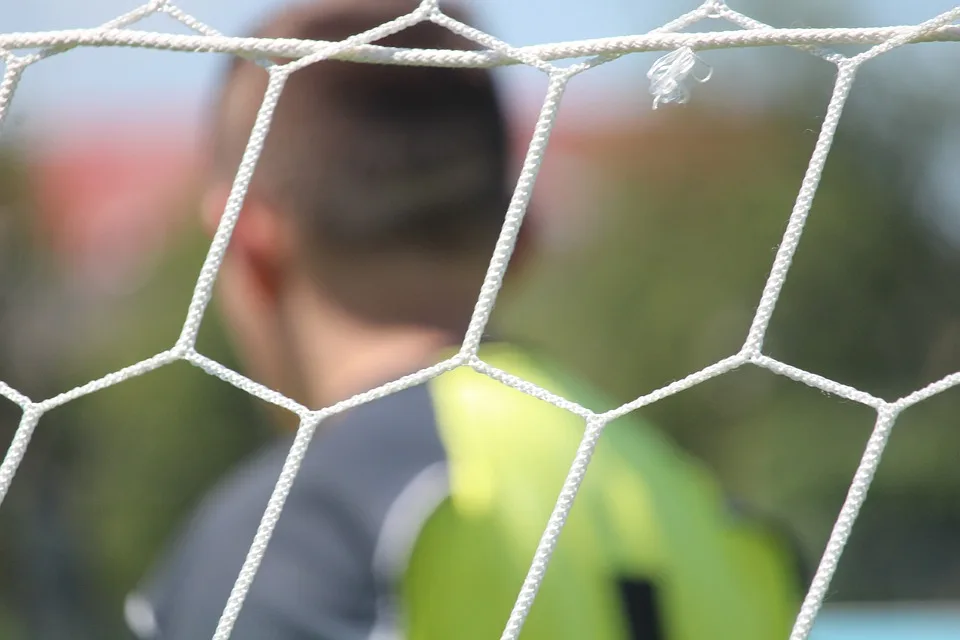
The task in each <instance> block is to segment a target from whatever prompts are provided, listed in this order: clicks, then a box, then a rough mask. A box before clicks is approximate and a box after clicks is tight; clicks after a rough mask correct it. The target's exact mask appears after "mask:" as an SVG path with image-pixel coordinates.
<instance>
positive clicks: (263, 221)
mask: <svg viewBox="0 0 960 640" xmlns="http://www.w3.org/2000/svg"><path fill="white" fill-rule="evenodd" d="M416 6H417V3H416V2H415V1H414V0H326V1H324V0H319V1H317V0H314V1H313V2H309V3H308V4H302V5H299V6H294V7H292V8H289V9H287V10H285V11H283V12H281V13H279V14H277V15H274V16H273V17H272V18H271V19H269V20H268V21H267V22H266V23H265V24H263V25H262V26H261V27H260V28H259V29H257V30H256V32H255V33H254V35H255V36H257V37H268V38H295V39H305V40H323V41H339V40H343V39H344V38H347V37H349V36H351V35H354V34H357V33H360V32H363V31H366V30H368V29H370V28H373V27H376V26H377V25H379V24H382V23H384V22H388V21H389V20H392V19H393V18H396V17H398V16H400V15H403V14H406V13H408V12H410V11H411V10H413V9H415V8H416ZM445 11H447V12H448V13H450V14H451V15H454V16H455V17H462V15H463V14H461V13H459V12H451V11H450V10H449V9H445ZM375 44H379V45H383V46H393V47H404V48H421V49H468V48H477V47H476V46H474V45H472V43H470V42H469V41H467V40H466V39H464V38H462V37H461V36H458V35H456V34H454V33H452V32H450V31H448V30H447V29H445V28H443V27H440V26H438V25H435V24H433V23H420V24H417V25H415V26H413V27H410V28H408V29H406V30H404V31H402V32H400V33H398V34H395V35H392V36H389V37H387V38H384V39H382V40H380V41H377V42H376V43H375ZM266 86H267V72H266V71H265V70H264V69H263V68H261V67H259V66H258V65H256V64H254V63H253V62H251V61H248V60H244V59H242V58H239V57H238V58H235V59H234V60H233V61H232V64H231V65H230V67H229V69H228V70H227V74H226V77H225V79H224V81H223V83H222V85H221V87H220V90H219V92H218V94H217V96H216V100H215V102H214V109H213V116H214V118H213V122H212V123H211V124H210V128H211V129H210V130H211V132H212V139H211V144H210V172H209V177H208V180H207V182H206V185H205V192H206V195H205V199H204V217H205V220H206V222H207V226H208V228H210V229H212V228H214V227H215V225H216V222H217V221H218V220H219V217H220V215H221V213H222V211H223V209H224V206H225V204H226V199H227V194H228V192H229V189H230V185H231V183H232V181H233V179H234V175H235V173H236V171H237V168H238V165H239V164H240V160H241V156H242V154H243V151H244V148H245V146H246V143H247V139H248V137H249V135H250V132H251V128H252V126H253V123H254V120H255V118H256V114H257V111H258V109H259V106H260V102H261V100H262V97H263V94H264V90H265V89H266ZM509 155H510V154H509V149H508V134H507V125H506V122H505V120H504V115H503V112H502V110H501V105H500V103H499V99H498V96H497V92H496V90H495V87H494V83H493V81H492V78H491V75H490V73H489V72H488V71H485V70H480V69H450V68H434V67H409V66H398V65H380V64H368V63H351V62H342V61H321V62H318V63H315V64H312V65H309V66H306V67H304V68H302V69H299V70H297V71H295V72H294V73H293V74H292V75H291V76H290V77H289V79H288V80H287V82H286V85H285V86H284V89H283V92H282V94H281V97H280V100H279V103H278V104H277V107H276V110H275V112H274V115H273V119H272V124H271V128H270V132H269V134H268V136H267V139H266V142H265V146H264V148H263V152H262V154H261V156H260V159H259V162H258V164H257V168H256V171H255V173H254V177H253V180H252V182H251V185H250V189H249V191H248V193H247V196H246V199H245V202H244V208H243V211H242V213H241V215H240V219H239V222H238V224H237V227H236V229H235V231H234V234H233V238H232V240H231V245H230V249H229V250H228V252H227V258H226V260H225V262H224V265H223V268H222V270H221V274H220V286H221V292H220V296H221V303H222V306H223V307H224V311H225V315H226V316H227V318H226V319H227V321H228V323H229V324H230V325H231V328H232V329H233V330H234V335H235V338H237V340H238V341H239V342H240V344H239V345H238V347H239V348H240V351H241V354H242V355H244V356H245V358H246V360H247V364H248V366H251V367H254V368H256V369H258V371H257V372H256V375H258V376H259V377H261V378H262V379H264V378H265V382H267V383H268V384H271V385H275V386H277V387H280V388H281V390H285V391H287V392H290V393H293V394H296V392H297V390H296V389H294V388H293V387H295V386H297V384H300V382H298V381H294V380H291V379H290V378H291V377H293V376H297V375H302V372H298V371H297V370H296V369H297V366H300V367H303V366H304V364H303V363H302V362H301V363H299V365H298V364H297V359H298V357H299V356H298V355H296V354H295V353H291V352H298V351H302V350H304V349H305V348H306V347H305V345H303V344H302V342H303V340H305V339H312V338H310V337H309V336H308V334H310V336H313V337H316V336H318V335H321V334H324V333H326V334H330V333H331V332H332V333H333V334H334V335H333V336H329V335H328V336H327V342H328V344H329V343H330V342H331V341H334V342H336V341H338V340H346V339H347V336H346V335H340V336H337V335H335V334H336V332H338V331H339V332H341V333H343V332H348V333H349V332H357V331H359V332H361V333H362V334H363V336H365V337H364V339H365V340H367V342H370V341H371V340H373V338H371V336H374V335H395V336H402V335H408V334H409V333H410V332H414V333H416V332H420V333H421V334H422V333H424V332H426V333H431V332H432V334H433V335H440V334H446V335H449V336H450V337H451V338H454V339H456V338H458V337H462V335H463V331H464V330H465V328H466V325H467V322H468V320H469V316H470V314H471V311H472V309H473V304H474V302H475V299H476V297H477V294H478V292H479V287H480V284H481V282H482V280H483V275H484V272H485V270H486V267H487V264H488V261H489V259H490V256H491V253H492V250H493V247H494V244H495V241H496V238H497V236H498V234H499V232H500V228H501V225H502V223H503V218H504V214H505V212H506V209H507V206H508V203H509V196H510V191H511V185H510V180H509V175H508V174H509V171H510V169H509ZM354 346H356V345H354ZM387 348H389V347H388V346H387V345H384V346H383V349H387ZM307 351H309V349H307ZM314 355H315V354H307V355H306V356H305V357H314Z"/></svg>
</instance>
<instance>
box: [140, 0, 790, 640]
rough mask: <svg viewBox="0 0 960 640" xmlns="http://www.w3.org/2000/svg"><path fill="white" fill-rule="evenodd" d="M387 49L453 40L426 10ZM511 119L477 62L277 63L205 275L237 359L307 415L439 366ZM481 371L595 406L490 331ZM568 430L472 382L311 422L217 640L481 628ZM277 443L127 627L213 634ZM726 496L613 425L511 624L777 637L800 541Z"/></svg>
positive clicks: (563, 454)
mask: <svg viewBox="0 0 960 640" xmlns="http://www.w3.org/2000/svg"><path fill="white" fill-rule="evenodd" d="M415 6H416V3H415V2H412V1H410V0H338V1H335V0H330V1H328V2H320V3H314V4H306V5H302V6H298V7H293V8H290V9H288V10H286V11H283V12H281V13H279V14H278V15H275V16H273V17H271V18H270V19H269V20H268V21H267V22H266V24H265V25H264V26H263V27H262V28H260V29H259V30H257V31H256V35H257V36H258V37H269V38H299V39H316V40H326V41H336V40H341V39H343V38H346V37H348V36H350V35H353V34H356V33H359V32H362V31H365V30H367V29H370V28H372V27H375V26H377V25H379V24H381V23H384V22H387V21H389V20H391V19H393V18H395V17H397V16H399V15H402V14H404V13H406V12H408V11H410V10H412V9H414V8H415ZM447 10H448V11H451V10H450V9H447ZM453 14H454V15H457V16H463V14H462V13H460V12H459V11H456V12H453ZM378 44H382V45H385V46H395V47H413V48H440V49H464V48H470V47H471V45H470V43H468V42H466V41H465V40H464V39H462V38H461V37H460V36H457V35H455V34H453V33H451V32H449V31H447V30H445V29H444V28H441V27H439V26H437V25H433V24H429V23H425V24H419V25H417V26H414V27H411V28H409V29H406V30H405V31H403V32H401V33H399V34H396V35H392V36H390V37H388V38H385V39H383V40H381V41H379V42H378ZM266 82H267V76H266V73H265V71H264V70H263V69H262V68H260V67H258V66H256V65H255V64H253V63H251V62H249V61H245V60H241V59H239V58H238V59H236V60H235V61H234V62H233V63H232V65H231V66H230V68H229V71H228V72H227V74H226V78H225V80H224V82H223V84H222V87H221V89H220V92H219V94H218V96H217V100H216V102H215V108H214V117H213V122H212V124H211V128H212V131H213V136H212V141H211V149H210V150H211V164H210V173H209V177H208V181H207V183H206V187H205V188H206V195H205V199H204V206H203V210H204V217H205V221H206V225H207V226H208V227H209V228H210V229H211V230H212V229H214V228H215V227H216V223H217V222H218V220H219V216H220V215H221V212H222V211H223V209H224V206H225V203H226V200H227V195H228V193H229V190H230V185H231V182H232V180H233V177H234V173H235V171H236V169H237V167H238V164H239V162H240V158H241V155H242V153H243V149H244V146H245V144H246V140H247V138H248V136H249V133H250V130H251V127H252V126H253V122H254V119H255V116H256V112H257V110H258V107H259V103H260V100H261V98H262V95H263V92H264V89H265V87H266ZM507 130H508V126H507V123H506V122H505V117H504V114H503V112H502V110H501V106H500V103H499V97H498V95H497V92H496V90H495V86H494V83H493V80H492V78H491V75H490V74H489V72H488V71H485V70H476V69H472V70H466V69H436V68H412V67H397V66H378V65H367V64H351V63H347V62H337V61H323V62H320V63H317V64H314V65H311V66H309V67H306V68H304V69H302V70H299V71H297V72H296V73H295V74H293V75H292V76H291V77H290V79H289V81H288V83H287V85H286V87H285V89H284V92H283V94H282V97H281V99H280V101H279V103H278V106H277V109H276V112H275V115H274V119H273V123H272V127H271V130H270V133H269V135H268V137H267V141H266V143H265V147H264V149H263V153H262V156H261V158H260V161H259V164H258V166H257V169H256V174H255V176H254V178H253V181H252V184H251V186H250V190H249V193H248V195H247V197H246V200H245V203H244V206H243V211H242V214H241V216H240V219H239V222H238V224H237V227H236V229H235V232H234V234H233V238H232V241H231V245H230V249H229V250H228V252H227V256H226V259H225V262H224V264H223V268H222V270H221V273H220V275H219V283H218V286H219V287H220V289H219V295H220V300H219V302H220V303H221V305H222V311H223V313H224V314H225V317H226V320H227V322H228V325H229V326H230V329H231V332H232V335H233V337H234V339H235V342H236V345H237V347H238V350H239V352H240V354H241V356H242V358H243V360H244V361H245V366H246V368H247V369H248V370H249V371H250V372H251V373H252V374H254V375H256V377H257V378H258V379H259V380H261V381H262V382H264V383H265V384H267V385H268V386H271V387H273V388H275V389H278V390H280V391H281V392H283V393H284V394H286V395H288V396H291V397H294V398H296V399H298V400H299V401H301V402H303V403H305V404H307V405H309V406H312V407H321V406H329V405H331V404H332V403H335V402H337V401H339V400H343V399H345V398H348V397H350V396H352V395H354V394H356V393H359V392H362V391H365V390H367V389H370V388H373V387H375V386H378V385H379V384H382V383H385V382H387V381H389V380H392V379H394V378H397V377H400V376H401V375H403V374H406V373H411V372H414V371H417V370H419V369H421V368H422V367H424V366H427V365H429V364H431V363H434V362H438V361H440V360H442V359H443V358H445V357H447V356H449V355H452V354H453V353H456V350H457V348H458V346H459V344H460V342H461V341H462V339H463V336H464V333H465V330H466V328H467V325H468V323H469V319H470V316H471V313H472V311H473V308H474V305H475V301H476V297H477V294H478V291H479V287H480V284H481V282H482V280H483V277H484V273H485V271H486V268H487V264H488V261H489V258H490V255H491V252H492V249H493V246H494V244H495V241H496V238H497V237H498V234H499V232H500V227H501V225H502V223H503V219H504V213H505V211H506V208H507V205H508V202H509V198H510V191H511V189H510V180H509V178H510V175H509V174H510V172H511V171H510V168H509V149H508V146H509V145H508V134H507ZM530 233H531V229H530V227H529V225H525V226H524V227H523V232H522V233H521V236H520V238H519V240H518V243H517V249H516V251H515V253H514V256H513V265H512V267H511V276H512V275H513V274H514V273H515V272H516V271H517V270H518V267H522V266H523V263H524V261H525V260H527V259H528V257H529V255H530V252H531V251H532V243H531V237H530ZM480 357H481V358H482V359H483V360H484V361H485V362H488V363H490V364H492V365H493V366H496V367H499V368H502V369H505V370H507V371H509V372H511V373H513V374H515V375H518V376H520V377H522V378H525V379H527V380H530V381H532V382H534V383H536V384H539V385H541V386H544V387H546V388H549V389H551V390H553V391H555V392H557V393H559V394H560V395H562V396H565V397H568V398H571V399H575V400H578V401H579V402H581V403H583V404H586V405H587V406H596V405H597V401H596V400H595V399H593V396H592V394H591V393H590V392H588V391H584V390H583V389H582V386H581V385H580V384H579V383H577V382H576V381H573V380H571V379H570V378H569V377H568V376H566V375H565V374H563V373H562V372H560V371H559V370H557V369H556V368H554V367H551V366H549V365H548V364H547V363H546V362H545V361H544V360H543V359H542V358H540V357H539V356H537V355H535V354H533V353H530V352H528V351H525V350H523V349H520V348H518V347H516V346H514V345H511V344H509V343H507V342H505V341H498V340H493V339H488V340H486V341H485V342H484V344H483V345H482V347H481V351H480ZM591 400H594V401H593V402H591ZM583 429H584V424H583V421H582V420H581V419H580V418H579V417H577V416H575V415H573V414H570V413H567V412H565V411H563V410H561V409H558V408H556V407H553V406H552V405H549V404H547V403H545V402H542V401H540V400H538V399H536V398H533V397H531V396H527V395H525V394H523V393H521V392H519V391H516V390H513V389H510V388H509V387H507V386H504V385H502V384H500V383H499V382H496V381H494V380H492V379H490V378H488V377H486V376H483V375H481V374H478V373H476V372H474V371H473V370H471V369H469V368H465V367H461V368H459V369H457V370H454V371H451V372H448V373H445V374H443V375H442V376H439V377H437V378H435V379H433V380H431V381H429V382H426V383H423V384H420V385H418V386H415V387H412V388H409V389H406V390H404V391H400V392H397V393H394V394H392V395H388V396H386V397H382V398H379V399H377V400H375V401H372V402H369V403H366V404H363V405H361V406H358V407H356V408H354V409H351V410H349V411H346V412H344V413H341V414H339V415H337V416H335V417H332V418H330V419H328V420H327V421H325V422H324V423H323V424H321V425H320V427H319V429H318V431H317V433H316V435H315V437H314V439H313V442H312V443H311V444H310V447H309V449H308V452H307V454H306V458H305V459H304V461H303V465H302V467H301V469H300V472H299V475H298V477H297V479H296V481H295V483H294V484H293V487H292V490H291V491H290V494H289V497H288V499H287V501H286V505H285V509H284V511H283V514H282V516H281V517H280V520H279V522H278V524H277V527H276V529H275V531H274V533H273V537H272V539H271V541H270V544H269V546H268V548H267V551H266V554H265V556H264V558H263V561H262V564H261V565H260V568H259V571H258V573H257V575H256V578H255V579H254V581H253V584H252V587H251V589H250V592H249V594H248V595H247V597H246V600H245V603H244V606H243V609H242V611H241V613H240V615H239V618H238V620H237V623H236V626H235V628H234V632H233V635H232V636H231V637H232V638H234V639H235V640H306V639H308V638H309V639H312V640H354V639H360V638H399V637H405V638H409V639H411V640H420V639H422V640H434V639H435V640H449V639H457V640H473V639H476V640H492V639H493V638H497V637H499V635H500V633H501V632H502V630H503V627H504V625H505V623H506V620H507V618H508V615H509V612H510V609H511V607H512V605H513V603H514V600H515V598H516V596H517V594H518V592H519V589H520V586H521V583H522V581H523V578H524V576H525V574H526V572H527V569H528V567H529V564H530V561H531V559H532V556H533V552H534V549H535V547H536V545H537V542H538V540H539V539H540V536H541V534H542V532H543V529H544V526H545V525H546V522H547V519H548V517H549V514H550V512H551V509H552V508H553V506H554V503H555V501H556V499H557V496H558V493H559V491H560V488H561V485H562V483H563V480H564V477H565V476H566V473H567V471H568V469H569V466H570V463H571V461H572V458H573V455H574V453H575V451H576V448H577V445H578V442H579V439H580V437H581V436H582V434H583ZM290 442H291V437H290V434H289V433H284V434H283V435H281V436H278V438H277V442H276V443H275V444H272V445H271V446H269V447H267V448H266V450H264V451H261V452H258V453H257V454H256V455H255V456H253V457H252V458H251V459H250V460H249V461H247V462H246V463H244V464H242V465H241V466H240V468H239V469H237V470H236V471H235V472H234V473H233V474H232V475H231V476H230V477H228V478H227V479H226V480H224V481H223V482H222V483H221V484H220V486H218V487H217V488H216V489H215V490H214V491H213V492H212V493H211V494H210V495H209V496H208V497H207V498H206V500H205V501H204V502H203V503H202V504H201V506H200V507H199V509H198V511H197V513H196V514H195V516H194V517H193V519H192V520H191V521H190V523H189V524H188V526H187V527H186V528H185V530H184V531H183V532H182V534H181V535H180V536H179V538H178V539H177V540H176V542H175V544H174V545H173V546H172V547H171V550H170V551H169V554H168V555H167V556H166V557H165V558H164V559H163V561H162V562H161V563H160V564H159V565H158V568H157V570H156V571H155V572H154V573H153V575H151V576H150V577H149V578H148V579H147V580H146V581H145V582H144V583H143V585H142V586H141V588H140V589H138V590H137V591H136V592H135V593H134V594H132V595H131V597H130V599H129V600H128V603H127V604H128V606H127V618H128V622H129V624H130V626H131V628H132V629H133V630H134V631H135V632H136V633H137V634H138V635H139V636H140V637H142V638H162V639H164V640H199V639H202V638H209V637H210V636H211V635H212V634H213V632H214V629H215V627H216V625H217V622H218V619H219V617H220V615H221V612H222V610H223V607H224V605H225V602H226V600H227V597H228V595H229V593H230V590H231V587H232V586H233V584H234V581H235V579H236V578H237V575H238V572H239V570H240V567H241V565H242V563H243V561H244V558H245V556H246V554H247V551H248V547H249V545H250V543H251V541H252V539H253V536H254V533H255V531H256V529H257V526H258V524H259V522H260V519H261V517H262V515H263V512H264V509H265V507H266V504H267V501H268V499H269V496H270V494H271V492H272V490H273V488H274V484H275V482H276V481H277V478H278V475H279V473H280V469H281V466H282V464H283V461H284V459H285V457H286V455H287V453H288V450H289V447H290ZM725 504H726V503H725V501H724V500H723V499H722V497H721V493H720V491H719V489H718V488H717V487H716V486H715V484H714V482H713V481H712V479H711V478H710V477H709V476H708V475H707V474H706V473H705V472H704V471H703V470H702V469H701V468H700V467H699V466H698V465H697V464H696V463H695V462H693V461H691V460H689V459H687V458H686V457H685V455H684V454H683V453H681V452H680V451H679V450H678V449H677V448H675V447H674V446H673V445H671V444H670V443H668V442H667V441H666V440H665V439H664V438H663V437H662V436H661V435H659V434H658V433H657V432H655V431H654V430H652V429H651V428H649V427H648V426H646V425H644V424H643V423H642V422H639V421H637V420H627V419H624V420H620V421H618V422H617V423H615V424H613V425H611V426H610V427H608V428H607V430H606V432H605V433H604V435H603V437H602V438H601V440H600V444H599V446H598V448H597V451H596V454H595V456H594V459H593V462H592V463H591V466H590V470H589V473H588V474H587V476H586V479H585V481H584V483H583V486H582V489H581V491H580V494H579V496H578V498H577V502H576V504H575V506H574V507H573V510H572V512H571V514H570V518H569V521H568V523H567V525H566V527H565V529H564V531H563V534H562V536H561V537H560V541H559V544H558V546H557V549H556V552H555V554H554V556H553V559H552V561H551V563H550V566H549V570H548V572H547V574H546V578H545V580H544V582H543V585H542V588H541V590H540V593H539V595H538V597H537V600H536V603H535V605H534V607H533V609H532V612H531V614H530V617H529V618H528V620H527V622H526V625H525V627H524V631H523V636H522V637H523V638H524V639H526V640H538V639H543V640H547V639H549V640H564V639H571V640H586V639H590V640H628V639H641V638H642V639H644V640H708V639H709V640H725V639H730V640H772V639H774V638H782V637H786V635H787V633H788V632H789V629H790V624H791V622H792V620H793V616H794V615H795V613H796V609H797V605H798V599H797V596H798V592H799V588H800V585H799V582H798V581H797V580H796V576H795V575H794V572H793V566H792V558H791V554H790V551H789V549H788V547H787V546H786V545H785V544H783V543H782V542H781V541H780V540H779V538H777V537H776V536H774V535H772V534H770V533H769V532H768V531H767V529H765V528H763V527H759V526H756V525H755V524H754V523H752V522H749V521H746V520H742V519H738V518H736V517H735V516H734V515H733V514H732V513H731V512H730V511H729V510H728V509H727V508H726V506H725Z"/></svg>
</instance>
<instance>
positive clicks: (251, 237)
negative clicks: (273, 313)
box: [201, 186, 293, 298]
mask: <svg viewBox="0 0 960 640" xmlns="http://www.w3.org/2000/svg"><path fill="white" fill-rule="evenodd" d="M228 197H229V187H226V186H224V187H214V188H211V189H210V190H209V191H208V192H207V193H206V194H205V197H204V201H203V210H202V213H201V217H202V224H203V227H204V230H205V231H206V232H207V234H208V235H210V236H211V237H212V236H213V235H214V234H215V233H216V231H217V228H218V227H219V225H220V220H221V217H222V215H223V212H224V209H225V208H226V205H227V199H228ZM288 226H289V221H288V220H287V219H286V216H284V215H283V214H282V213H281V212H278V211H277V210H276V209H275V208H274V207H272V206H270V205H269V204H268V203H267V202H265V201H264V200H262V199H260V198H258V197H256V195H255V194H254V193H248V194H247V197H246V198H245V200H244V204H243V208H242V209H241V211H240V216H239V218H238V219H237V223H236V225H235V226H234V229H233V233H232V235H231V238H230V246H229V249H228V250H227V252H228V255H229V256H230V257H231V260H232V261H239V262H242V263H243V270H244V271H246V272H247V273H248V274H249V275H250V276H252V278H253V282H252V283H251V284H254V285H255V286H257V288H258V289H260V291H259V293H260V294H261V295H266V296H268V297H270V298H273V297H275V296H276V295H277V293H278V288H279V286H280V280H281V279H282V277H283V273H284V271H285V269H286V268H287V266H288V264H289V262H290V260H291V258H292V251H293V247H292V239H291V233H290V232H289V229H288V228H287V227H288Z"/></svg>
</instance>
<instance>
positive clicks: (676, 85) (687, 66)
mask: <svg viewBox="0 0 960 640" xmlns="http://www.w3.org/2000/svg"><path fill="white" fill-rule="evenodd" d="M698 65H699V66H701V67H705V68H706V75H704V76H702V77H701V76H697V75H696V73H695V71H696V69H697V66H698ZM712 75H713V69H712V68H711V67H710V66H709V65H708V64H707V63H705V62H704V61H703V60H701V59H700V57H699V56H697V54H696V53H694V52H693V49H691V48H690V47H681V48H679V49H677V50H676V51H671V52H670V53H668V54H667V55H665V56H663V57H662V58H660V59H659V60H657V61H656V62H654V63H653V66H652V67H650V71H648V72H647V78H649V80H650V95H652V96H653V108H654V109H656V108H657V107H658V106H660V104H661V103H664V104H667V103H670V102H675V103H677V104H684V103H685V102H687V101H688V100H689V99H690V88H689V86H688V80H689V79H690V78H692V79H693V80H695V81H696V82H700V83H704V82H706V81H707V80H709V79H710V77H711V76H712Z"/></svg>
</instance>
